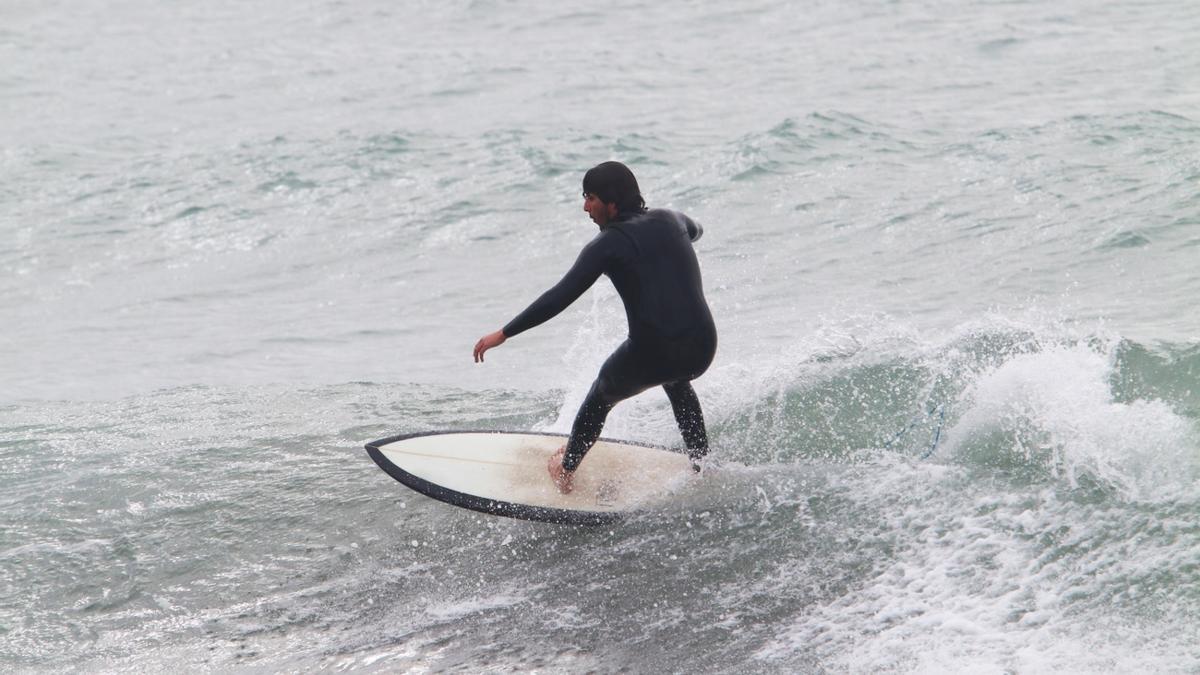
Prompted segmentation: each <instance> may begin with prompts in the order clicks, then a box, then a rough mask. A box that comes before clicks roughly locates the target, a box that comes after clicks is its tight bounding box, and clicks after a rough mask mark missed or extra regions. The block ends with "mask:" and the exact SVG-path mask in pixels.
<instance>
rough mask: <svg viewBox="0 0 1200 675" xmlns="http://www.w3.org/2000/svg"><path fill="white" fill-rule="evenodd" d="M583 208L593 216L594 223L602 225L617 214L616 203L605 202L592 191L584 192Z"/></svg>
mask: <svg viewBox="0 0 1200 675" xmlns="http://www.w3.org/2000/svg"><path fill="white" fill-rule="evenodd" d="M583 210H584V211H587V212H588V215H589V216H591V217H592V222H593V223H595V224H597V225H599V226H601V227H603V226H604V225H605V224H607V223H608V221H610V220H612V219H613V217H614V216H616V215H617V205H616V204H605V203H604V202H603V201H601V199H600V198H599V197H597V196H596V195H594V194H592V193H590V192H585V193H583Z"/></svg>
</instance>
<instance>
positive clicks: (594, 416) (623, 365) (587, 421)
mask: <svg viewBox="0 0 1200 675" xmlns="http://www.w3.org/2000/svg"><path fill="white" fill-rule="evenodd" d="M642 361H643V359H640V358H639V357H638V355H637V354H636V352H635V350H634V348H633V345H631V344H630V343H629V341H625V342H623V343H621V346H620V347H617V350H616V351H614V352H613V354H612V356H610V357H608V360H607V361H605V362H604V365H603V366H601V367H600V374H599V375H598V376H597V377H596V381H595V382H593V383H592V388H591V390H590V391H588V395H587V398H585V399H584V400H583V405H581V406H579V413H578V414H576V415H575V424H574V425H573V426H572V427H571V439H570V440H569V441H567V453H566V455H565V456H564V457H563V468H564V469H566V470H567V471H574V470H575V469H576V468H578V467H579V463H580V462H582V461H583V456H584V455H585V454H587V451H588V450H590V449H591V448H592V445H594V444H595V443H596V439H598V438H600V431H601V430H602V429H603V428H604V420H605V419H607V418H608V413H609V412H610V411H611V410H612V409H613V406H615V405H616V404H618V403H620V402H621V401H624V400H625V399H627V398H630V397H632V396H636V395H637V394H640V393H642V392H643V391H646V390H647V389H649V388H650V387H653V386H655V385H656V384H658V382H655V381H653V380H649V381H647V380H645V379H644V378H645V376H646V369H645V366H644V364H643V363H642Z"/></svg>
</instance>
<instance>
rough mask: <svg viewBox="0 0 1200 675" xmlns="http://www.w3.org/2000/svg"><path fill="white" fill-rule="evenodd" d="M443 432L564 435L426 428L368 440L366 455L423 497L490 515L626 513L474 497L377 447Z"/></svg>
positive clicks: (559, 519)
mask: <svg viewBox="0 0 1200 675" xmlns="http://www.w3.org/2000/svg"><path fill="white" fill-rule="evenodd" d="M447 434H514V435H522V436H551V437H555V438H564V439H565V438H567V435H566V434H558V433H549V432H536V431H534V432H530V431H494V430H486V431H479V430H457V431H426V432H419V433H412V434H401V435H398V436H389V437H388V438H381V439H379V440H377V441H371V442H370V443H367V444H366V449H367V455H368V456H369V457H370V458H371V459H372V460H373V461H374V462H375V463H376V464H378V465H379V468H381V469H383V470H384V472H386V473H387V474H388V475H389V476H391V477H392V478H394V479H396V480H397V481H399V482H400V483H402V484H403V485H405V486H407V487H409V488H411V489H413V490H415V491H417V492H420V493H421V494H423V495H425V496H426V497H430V498H432V499H436V500H438V501H441V502H445V503H447V504H451V505H453V506H458V507H461V508H464V509H470V510H471V511H477V512H479V513H486V514H489V515H493V516H505V517H507V518H517V519H520V520H533V521H538V522H543V523H554V524H558V525H605V524H609V523H614V522H617V521H619V520H621V519H622V518H624V517H625V516H626V515H628V512H624V511H582V510H576V509H556V508H550V507H545V506H532V505H530V504H518V503H515V502H506V501H502V500H498V499H488V498H485V497H478V496H476V495H472V494H467V493H465V492H459V491H457V490H451V489H450V488H447V487H444V486H441V485H438V484H437V483H431V482H429V481H427V480H425V479H424V478H421V477H419V476H414V475H413V474H411V473H409V472H407V471H405V470H404V469H401V468H400V467H398V466H396V465H395V464H393V463H392V462H391V461H389V460H388V458H387V457H386V456H385V455H384V454H383V452H382V451H381V450H380V447H382V446H385V445H389V444H391V443H396V442H399V441H404V440H408V439H410V438H419V437H422V436H441V435H447ZM600 440H601V441H606V442H609V443H624V444H625V445H637V446H640V447H644V448H654V449H658V450H666V449H667V448H664V447H661V446H656V445H649V444H646V443H630V442H628V441H618V440H615V439H610V438H601V439H600Z"/></svg>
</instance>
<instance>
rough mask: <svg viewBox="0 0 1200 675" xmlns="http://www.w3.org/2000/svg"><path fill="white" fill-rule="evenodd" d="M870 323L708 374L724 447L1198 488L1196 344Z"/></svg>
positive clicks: (766, 458) (1160, 489)
mask: <svg viewBox="0 0 1200 675" xmlns="http://www.w3.org/2000/svg"><path fill="white" fill-rule="evenodd" d="M874 320H875V322H876V325H877V329H876V330H875V333H874V334H871V333H869V332H866V333H864V332H863V331H862V327H861V326H857V327H855V328H853V329H847V330H830V331H828V332H829V333H830V334H838V335H841V337H840V338H837V339H834V340H824V344H820V343H821V342H822V340H821V339H815V340H813V341H812V343H813V344H811V345H810V346H809V347H801V348H800V349H799V350H798V351H799V353H798V354H791V355H789V356H785V357H784V358H783V359H782V360H780V361H775V362H772V363H770V364H767V365H765V366H760V367H759V368H757V370H758V371H759V372H757V373H755V372H754V371H755V370H756V369H755V368H752V367H747V366H744V365H743V366H732V367H727V368H725V369H723V370H721V371H718V372H716V373H712V374H710V375H709V376H708V377H712V378H714V379H715V380H716V382H712V383H710V389H713V390H715V391H709V392H708V393H709V396H708V398H715V399H716V401H715V402H716V406H715V407H716V408H717V409H718V412H717V413H716V415H715V416H713V417H715V419H713V420H712V421H711V422H710V426H711V427H712V429H711V435H712V436H713V442H714V446H715V447H717V448H719V454H720V456H721V457H723V458H724V459H727V460H732V461H736V462H741V463H747V464H758V463H764V462H766V463H797V462H805V461H812V460H821V461H834V462H862V461H871V460H874V459H876V458H878V457H879V456H880V454H881V453H894V454H899V455H902V456H905V457H909V458H911V459H913V460H914V461H931V462H941V463H952V464H958V465H964V466H967V467H972V468H974V469H976V470H978V471H984V472H996V473H998V474H1001V475H1004V476H1007V477H1009V478H1011V479H1014V480H1021V481H1035V482H1048V483H1052V484H1060V485H1062V486H1064V487H1066V488H1068V489H1096V490H1100V491H1101V492H1105V493H1113V494H1115V495H1118V496H1119V497H1121V498H1123V499H1130V500H1161V499H1172V498H1176V497H1179V496H1181V495H1184V494H1189V493H1191V492H1192V491H1193V490H1194V485H1195V483H1196V480H1197V478H1200V452H1198V450H1197V449H1198V448H1200V443H1198V435H1197V426H1196V424H1197V419H1198V418H1200V400H1198V397H1197V396H1198V395H1197V391H1200V347H1198V346H1197V345H1190V344H1160V345H1153V346H1151V345H1146V344H1142V343H1139V342H1135V341H1131V340H1128V339H1123V338H1120V337H1115V336H1111V335H1106V334H1103V333H1102V332H1098V331H1092V332H1088V331H1080V330H1079V329H1078V328H1064V327H1056V328H1044V327H1038V326H1037V325H1035V324H1024V325H1023V324H1021V323H1019V322H1013V321H1010V320H1007V319H1002V318H997V317H992V318H989V319H986V320H983V321H980V322H978V323H976V324H973V325H966V326H963V327H961V328H960V329H958V330H957V331H954V332H952V334H951V336H950V337H949V338H948V339H946V340H944V341H942V342H941V343H937V344H928V343H922V342H921V341H920V340H919V338H918V336H916V335H915V334H905V332H904V331H902V330H897V329H896V328H895V327H894V326H893V325H892V324H893V322H892V321H891V320H890V319H888V318H886V317H877V318H875V319H874ZM849 335H853V337H848V336H849ZM764 373H765V374H764ZM701 382H703V380H701ZM747 383H753V384H747ZM712 385H715V386H712ZM667 426H669V424H668V425H667Z"/></svg>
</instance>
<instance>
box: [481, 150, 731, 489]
mask: <svg viewBox="0 0 1200 675" xmlns="http://www.w3.org/2000/svg"><path fill="white" fill-rule="evenodd" d="M583 210H584V211H587V213H588V215H589V216H591V219H592V222H594V223H596V225H597V226H599V228H600V234H598V235H596V237H595V238H594V239H592V240H591V241H590V242H588V244H587V245H586V246H584V247H583V251H581V252H580V254H579V257H578V258H577V259H576V260H575V264H574V265H572V266H571V269H569V270H568V271H567V273H566V275H565V276H564V277H563V278H562V280H561V281H559V282H558V283H557V284H555V285H554V287H553V288H551V289H550V290H548V291H546V292H545V293H543V294H542V295H541V297H539V298H538V299H537V300H535V301H534V302H533V304H531V305H529V307H528V308H526V309H525V311H523V312H521V313H520V314H518V315H517V317H516V318H515V319H513V320H512V321H510V322H509V323H508V324H507V325H506V326H504V328H502V329H500V330H498V331H496V332H494V333H489V334H487V335H485V336H483V337H482V338H480V339H479V342H477V343H476V344H475V352H474V355H475V362H476V363H480V362H482V361H483V355H484V352H486V351H487V350H489V349H491V348H493V347H497V346H499V345H501V344H503V343H504V341H505V340H507V339H508V338H511V337H515V336H517V335H519V334H520V333H521V332H523V331H526V330H529V329H530V328H533V327H534V326H537V325H540V324H542V323H544V322H546V321H548V320H549V319H551V318H553V317H554V316H556V315H557V314H558V313H559V312H561V311H563V310H564V309H566V308H567V306H569V305H570V304H571V303H572V302H574V301H575V300H576V299H577V298H579V296H580V295H583V292H584V291H586V290H587V289H588V288H591V286H592V284H593V283H595V282H596V280H597V279H598V278H600V275H601V274H603V275H605V276H607V277H608V278H609V280H611V281H612V284H613V286H614V287H616V289H617V293H618V294H619V295H620V296H621V302H622V303H624V305H625V316H626V318H627V319H628V321H629V336H628V338H626V340H625V341H624V342H622V343H621V344H620V346H618V347H617V349H616V351H614V352H613V353H612V355H611V356H609V357H608V359H607V360H606V361H605V362H604V365H603V366H601V367H600V373H599V375H597V376H596V381H595V382H593V383H592V388H591V390H590V391H589V392H588V395H587V397H586V398H585V399H584V401H583V404H582V405H580V407H579V412H578V414H577V415H576V416H575V422H574V424H573V426H572V427H571V437H570V439H569V440H568V441H567V443H566V445H564V446H563V447H562V448H560V449H559V451H558V452H557V453H555V454H554V456H552V457H551V458H550V463H549V465H548V469H549V471H550V476H551V478H552V479H553V480H554V483H555V485H556V486H557V487H558V489H559V490H560V491H562V492H564V493H567V492H570V491H571V483H572V477H573V476H574V472H575V470H576V469H577V468H578V467H579V463H580V462H582V461H583V457H584V455H585V454H587V451H588V450H589V449H591V447H592V445H593V444H594V443H595V442H596V439H598V438H599V437H600V431H601V429H602V428H603V427H604V420H605V419H606V418H607V417H608V413H609V411H611V410H612V408H613V406H615V405H616V404H617V403H619V402H621V401H623V400H625V399H627V398H630V397H632V396H635V395H637V394H640V393H641V392H643V391H646V390H647V389H650V388H651V387H657V386H661V387H662V388H663V390H664V391H666V393H667V398H668V399H669V400H670V402H671V409H672V411H673V412H674V413H675V421H676V422H677V423H678V424H679V431H680V433H681V434H682V435H683V440H684V442H685V443H686V444H687V448H688V456H689V457H690V458H691V460H692V466H693V468H695V469H696V470H697V471H699V470H700V464H699V462H700V460H701V459H702V458H703V457H704V455H705V454H707V453H708V434H707V432H706V431H705V427H704V415H703V413H702V412H701V410H700V399H699V398H697V396H696V392H695V390H694V389H693V388H692V384H691V381H692V380H694V379H696V378H697V377H700V375H702V374H703V373H704V371H705V370H707V369H708V366H709V365H710V364H711V363H712V360H713V356H714V355H715V354H716V349H717V329H716V326H715V325H714V324H713V319H712V313H711V312H710V311H709V309H708V303H707V302H706V301H705V299H704V290H703V286H702V284H701V281H700V265H699V263H698V261H697V260H696V252H695V250H694V249H693V248H692V242H694V241H696V240H697V239H699V238H700V235H701V234H703V229H702V228H701V227H700V226H699V225H698V224H696V223H695V222H694V221H693V220H692V219H691V218H689V217H687V216H686V215H684V214H682V213H679V212H676V211H670V210H667V209H647V208H646V202H645V200H644V199H642V194H641V190H640V188H639V187H638V183H637V178H635V177H634V175H633V172H632V171H630V170H629V168H628V167H626V166H625V165H624V164H621V163H620V162H604V163H602V164H599V165H597V166H595V167H593V168H592V169H590V170H589V171H588V172H587V173H586V174H584V177H583Z"/></svg>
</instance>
